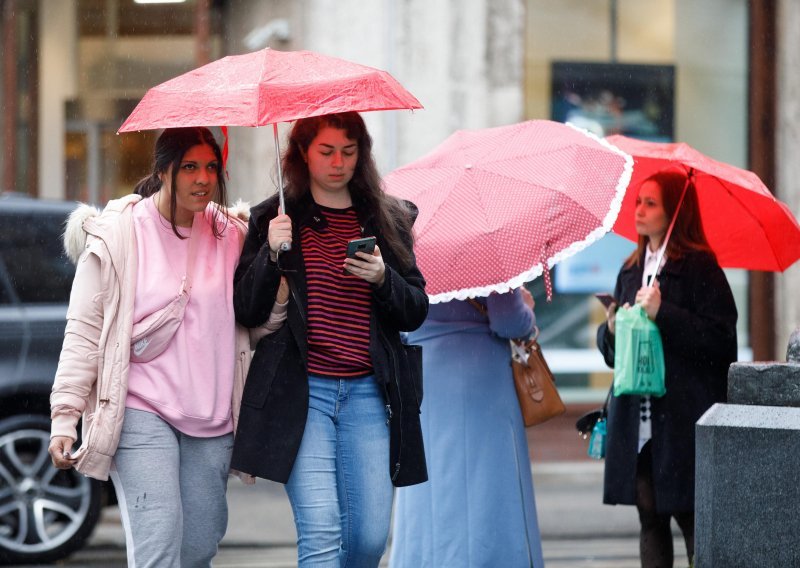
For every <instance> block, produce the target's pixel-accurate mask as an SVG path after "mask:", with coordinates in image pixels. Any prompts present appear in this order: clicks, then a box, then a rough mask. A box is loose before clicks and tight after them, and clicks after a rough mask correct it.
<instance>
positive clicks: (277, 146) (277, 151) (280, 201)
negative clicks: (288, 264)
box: [272, 122, 292, 252]
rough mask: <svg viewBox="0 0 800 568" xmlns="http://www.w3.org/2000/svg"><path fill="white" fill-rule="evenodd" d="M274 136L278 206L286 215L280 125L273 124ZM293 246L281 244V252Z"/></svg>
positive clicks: (287, 243)
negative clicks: (279, 134) (279, 138)
mask: <svg viewBox="0 0 800 568" xmlns="http://www.w3.org/2000/svg"><path fill="white" fill-rule="evenodd" d="M272 136H273V138H274V139H275V170H276V171H277V172H278V204H279V205H280V208H281V213H284V214H285V213H286V202H285V201H284V198H283V173H282V172H281V143H280V141H279V140H278V123H277V122H273V123H272ZM291 248H292V244H291V243H289V242H286V243H281V251H283V252H286V251H288V250H291Z"/></svg>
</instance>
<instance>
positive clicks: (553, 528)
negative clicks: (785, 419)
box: [69, 461, 686, 568]
mask: <svg viewBox="0 0 800 568" xmlns="http://www.w3.org/2000/svg"><path fill="white" fill-rule="evenodd" d="M532 471H533V474H534V486H535V491H536V500H537V509H538V517H539V526H540V530H541V535H542V547H543V550H544V556H545V564H546V565H547V566H548V567H556V568H587V567H590V568H633V567H636V566H639V557H638V530H639V524H638V519H637V516H636V510H635V509H634V508H633V507H609V506H604V505H602V504H601V498H602V475H603V474H602V463H601V462H594V461H591V462H549V463H534V464H533V466H532ZM228 501H229V504H230V522H229V525H228V532H227V534H226V536H225V538H224V540H223V541H222V544H221V550H220V554H219V556H218V558H217V559H216V560H215V562H214V566H215V567H216V568H244V567H263V568H288V567H293V566H296V565H297V564H296V549H295V538H296V534H295V529H294V523H293V521H292V512H291V508H290V506H289V503H288V500H287V498H286V495H285V493H284V490H283V486H281V485H280V484H276V483H271V482H266V481H263V480H258V482H257V483H256V485H255V486H245V485H243V484H242V483H241V482H240V481H238V480H236V479H231V481H230V483H229V486H228ZM122 551H124V536H123V534H122V529H121V526H120V522H119V513H118V511H117V509H116V508H109V509H107V510H106V512H105V514H104V519H103V522H102V523H101V524H100V525H99V526H98V530H97V532H96V533H95V535H94V536H93V537H92V540H91V542H90V545H89V547H88V548H87V549H86V550H85V551H84V552H82V553H80V555H78V556H76V557H75V558H74V562H75V563H73V562H70V564H69V565H70V566H99V565H103V566H110V564H108V563H99V564H98V563H96V562H95V561H93V560H92V559H93V558H101V559H102V558H105V560H106V561H107V560H108V559H109V558H110V557H109V554H114V553H116V554H118V555H120V554H123V552H122ZM675 556H676V563H675V565H676V566H684V565H685V564H686V562H685V561H684V559H685V548H684V547H683V544H682V539H681V538H680V537H679V536H678V535H677V534H676V539H675ZM123 558H124V556H123ZM80 562H83V563H80ZM117 565H119V566H124V563H122V564H115V565H114V566H117ZM381 566H388V554H387V555H386V556H385V557H384V560H383V562H382V563H381ZM465 568H466V567H465Z"/></svg>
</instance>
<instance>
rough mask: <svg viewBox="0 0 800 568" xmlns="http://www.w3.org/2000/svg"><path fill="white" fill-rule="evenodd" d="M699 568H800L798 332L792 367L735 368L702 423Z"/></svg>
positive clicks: (697, 516)
mask: <svg viewBox="0 0 800 568" xmlns="http://www.w3.org/2000/svg"><path fill="white" fill-rule="evenodd" d="M696 451H697V454H696V463H697V476H696V492H695V493H696V497H695V499H696V504H695V526H696V531H695V564H694V565H695V566H696V567H697V568H704V567H712V566H725V567H726V568H735V567H737V566H742V567H752V566H800V539H798V538H797V536H798V535H800V515H799V514H798V511H799V510H800V484H798V483H797V472H798V471H800V328H798V329H797V330H796V331H795V332H794V334H793V335H792V338H791V340H790V343H789V348H788V350H787V362H786V363H778V362H768V363H765V362H758V363H734V364H733V365H731V368H730V371H729V373H728V404H715V405H714V406H712V407H711V408H710V409H709V410H708V412H706V413H705V414H704V415H703V416H702V418H700V420H699V421H698V422H697V450H696Z"/></svg>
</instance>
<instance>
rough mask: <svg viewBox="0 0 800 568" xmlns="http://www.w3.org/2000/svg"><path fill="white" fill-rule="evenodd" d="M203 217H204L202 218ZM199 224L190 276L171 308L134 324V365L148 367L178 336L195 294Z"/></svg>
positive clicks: (189, 261) (192, 245)
mask: <svg viewBox="0 0 800 568" xmlns="http://www.w3.org/2000/svg"><path fill="white" fill-rule="evenodd" d="M200 217H202V216H200ZM195 221H198V222H197V223H194V222H193V223H192V234H191V235H190V236H189V251H188V256H187V257H186V274H185V276H184V277H183V278H182V279H181V286H180V288H179V289H178V295H177V296H176V297H175V299H174V300H172V301H171V302H170V303H169V304H167V305H166V306H164V307H163V308H161V309H160V310H157V311H155V312H153V313H152V314H149V315H147V316H145V317H143V318H142V319H141V320H140V321H138V322H136V323H134V324H133V330H132V331H131V361H133V362H134V363H147V362H148V361H152V360H153V359H155V358H156V357H158V356H159V355H161V354H162V353H163V352H164V351H165V350H166V349H167V347H168V346H169V344H170V342H172V338H173V337H175V332H176V331H178V328H179V327H180V326H181V323H182V322H183V314H184V313H185V312H186V304H187V303H188V302H189V295H190V292H191V291H192V273H193V271H194V258H195V254H196V252H197V241H198V240H199V236H196V234H197V233H199V232H200V221H201V219H198V216H195Z"/></svg>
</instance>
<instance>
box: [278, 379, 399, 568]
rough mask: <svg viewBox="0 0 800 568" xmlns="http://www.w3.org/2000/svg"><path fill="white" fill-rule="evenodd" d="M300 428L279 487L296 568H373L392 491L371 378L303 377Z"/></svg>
mask: <svg viewBox="0 0 800 568" xmlns="http://www.w3.org/2000/svg"><path fill="white" fill-rule="evenodd" d="M308 386H309V403H308V418H307V419H306V428H305V432H304V433H303V441H302V442H301V444H300V450H299V452H298V454H297V459H296V461H295V463H294V467H293V469H292V474H291V475H290V476H289V481H288V483H287V484H286V493H287V495H288V496H289V502H290V503H291V505H292V511H293V512H294V522H295V526H296V528H297V554H298V565H299V566H300V567H301V568H303V567H308V566H315V567H323V566H324V567H331V568H345V567H347V568H362V567H363V568H366V567H371V568H374V567H376V566H378V563H379V562H380V559H381V556H382V555H383V553H384V551H385V550H386V541H387V539H388V537H389V522H390V518H391V512H392V497H393V493H394V489H393V487H392V482H391V479H390V478H389V426H388V425H387V423H386V420H387V414H386V407H385V403H384V397H383V388H382V387H381V386H380V385H379V384H378V383H377V381H376V380H375V377H373V376H370V377H365V378H363V379H346V380H337V379H325V378H321V377H315V376H309V377H308Z"/></svg>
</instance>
